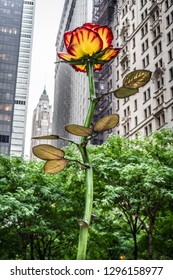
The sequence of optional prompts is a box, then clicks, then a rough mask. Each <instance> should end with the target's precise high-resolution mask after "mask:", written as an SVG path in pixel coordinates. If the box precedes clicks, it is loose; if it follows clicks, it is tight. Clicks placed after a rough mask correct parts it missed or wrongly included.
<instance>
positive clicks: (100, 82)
mask: <svg viewBox="0 0 173 280" xmlns="http://www.w3.org/2000/svg"><path fill="white" fill-rule="evenodd" d="M116 2H117V1H114V0H108V1H104V0H94V1H93V22H94V23H96V24H100V25H107V26H109V27H110V28H111V29H112V32H113V23H114V14H115V9H116ZM112 67H113V61H110V62H109V63H106V64H105V65H104V66H103V68H102V69H101V71H99V72H95V88H96V95H97V97H99V96H101V95H102V94H104V93H106V92H109V91H110V90H111V88H112V86H113V84H112V80H113V71H112ZM112 107H113V102H112V95H108V96H106V97H104V98H103V99H101V101H100V102H99V103H98V104H97V107H96V110H95V114H94V117H93V123H95V122H97V121H98V120H99V119H101V118H103V117H105V116H107V115H111V114H112V113H113V108H112ZM110 132H111V131H105V132H103V133H99V134H98V135H97V136H96V137H95V138H94V139H93V140H92V141H91V143H92V144H97V145H100V144H102V143H103V142H104V141H105V140H106V138H107V134H108V133H110Z"/></svg>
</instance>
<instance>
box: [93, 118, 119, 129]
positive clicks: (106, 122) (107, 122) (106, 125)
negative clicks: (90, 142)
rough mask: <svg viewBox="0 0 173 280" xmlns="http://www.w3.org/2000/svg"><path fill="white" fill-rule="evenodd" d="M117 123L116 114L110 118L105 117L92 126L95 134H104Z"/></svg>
mask: <svg viewBox="0 0 173 280" xmlns="http://www.w3.org/2000/svg"><path fill="white" fill-rule="evenodd" d="M118 123H119V116H118V115H117V114H113V115H111V116H106V117H104V118H102V119H100V120H99V121H97V122H96V124H95V125H94V131H95V132H104V131H106V130H109V129H112V128H114V127H115V126H117V124H118Z"/></svg>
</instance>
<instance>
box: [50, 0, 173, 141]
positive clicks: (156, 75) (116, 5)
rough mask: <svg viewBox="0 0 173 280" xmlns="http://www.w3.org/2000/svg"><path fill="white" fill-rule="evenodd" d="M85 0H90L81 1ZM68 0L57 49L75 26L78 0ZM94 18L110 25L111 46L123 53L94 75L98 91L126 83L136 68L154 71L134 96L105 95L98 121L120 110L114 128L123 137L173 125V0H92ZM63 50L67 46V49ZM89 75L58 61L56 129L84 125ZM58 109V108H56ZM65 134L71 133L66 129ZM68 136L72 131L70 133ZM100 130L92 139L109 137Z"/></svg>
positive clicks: (57, 132)
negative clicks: (75, 124) (124, 81)
mask: <svg viewBox="0 0 173 280" xmlns="http://www.w3.org/2000/svg"><path fill="white" fill-rule="evenodd" d="M82 2H87V1H80V4H81V3H82ZM69 3H70V2H69V1H66V6H65V7H64V12H63V15H62V20H61V26H60V29H59V33H58V36H57V51H63V50H64V44H63V34H64V32H65V31H66V30H69V29H73V28H74V27H75V24H76V23H77V25H78V26H79V25H81V24H83V23H84V21H86V20H85V19H83V21H82V22H81V23H79V22H75V19H76V15H77V8H76V7H77V6H75V5H76V4H77V3H78V1H71V4H70V5H69ZM93 22H97V23H99V24H103V25H104V24H105V25H108V26H109V27H111V29H112V31H113V34H114V40H113V46H114V47H120V48H121V52H120V53H119V55H118V56H117V58H115V60H114V61H113V62H110V63H108V64H106V65H105V66H104V67H103V69H102V71H100V72H98V73H97V74H96V75H95V78H96V79H95V80H96V91H97V94H98V95H100V94H103V93H105V92H108V91H112V90H114V89H116V88H118V87H121V86H122V83H123V79H124V77H125V76H126V75H127V74H128V73H130V72H132V71H133V70H137V69H146V70H150V71H151V72H152V77H151V80H150V82H149V83H148V84H147V85H145V86H144V87H142V88H140V89H139V92H138V93H137V94H136V95H134V96H131V97H130V98H124V99H116V98H115V97H114V96H111V95H110V96H107V97H106V98H105V99H103V100H102V102H100V103H99V104H98V106H97V109H96V114H95V116H94V121H96V120H97V119H98V118H101V117H103V116H105V115H109V114H112V113H117V114H119V116H120V122H119V126H118V127H116V128H115V129H114V130H113V132H114V133H116V134H120V135H123V136H125V137H127V138H128V137H132V138H133V137H137V135H138V134H139V133H141V134H145V135H149V134H150V133H151V132H152V131H155V130H159V129H161V128H163V127H169V128H173V1H172V0H165V1H163V0H156V1H153V0H151V1H149V0H141V1H135V0H112V1H103V0H95V1H93ZM64 51H65V50H64ZM87 86H88V85H87V81H86V77H85V75H84V76H83V74H79V73H75V72H74V70H73V69H72V68H70V66H68V65H66V64H65V63H63V64H57V66H56V72H55V107H54V110H55V111H56V113H55V114H54V132H56V134H60V133H62V131H63V129H64V126H65V125H66V124H67V123H77V124H82V123H83V120H84V116H85V114H86V111H87V107H88V101H87V99H88V95H87V94H86V93H87V92H88V88H87ZM57 108H59V109H58V110H57ZM63 136H67V134H66V133H64V135H63ZM68 136H69V135H68ZM106 137H107V133H104V134H102V135H99V136H98V138H97V139H95V140H94V142H93V144H101V143H102V142H104V141H105V139H106Z"/></svg>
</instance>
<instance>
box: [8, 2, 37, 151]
mask: <svg viewBox="0 0 173 280" xmlns="http://www.w3.org/2000/svg"><path fill="white" fill-rule="evenodd" d="M34 14H35V0H32V1H24V3H23V13H22V25H21V33H20V47H19V58H18V68H17V81H16V91H15V101H14V112H13V123H12V136H11V147H10V154H11V155H16V156H24V149H25V130H26V121H27V106H28V95H29V83H30V70H31V55H32V41H33V28H34ZM26 145H27V143H26Z"/></svg>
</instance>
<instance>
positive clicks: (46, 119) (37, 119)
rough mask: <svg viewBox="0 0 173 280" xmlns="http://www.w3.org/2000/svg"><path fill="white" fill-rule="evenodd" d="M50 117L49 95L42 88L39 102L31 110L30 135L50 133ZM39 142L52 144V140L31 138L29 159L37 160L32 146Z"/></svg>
mask: <svg viewBox="0 0 173 280" xmlns="http://www.w3.org/2000/svg"><path fill="white" fill-rule="evenodd" d="M52 117H53V115H52V106H51V105H50V103H49V96H48V94H47V91H46V89H45V88H44V90H43V93H42V94H41V96H40V99H39V102H38V104H37V107H36V108H35V109H34V112H33V119H32V136H40V135H50V134H52ZM39 144H50V145H52V141H50V140H38V139H33V140H32V145H31V154H30V159H31V160H33V159H35V160H38V158H36V157H35V156H34V155H33V153H32V147H34V146H37V145H39Z"/></svg>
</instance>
